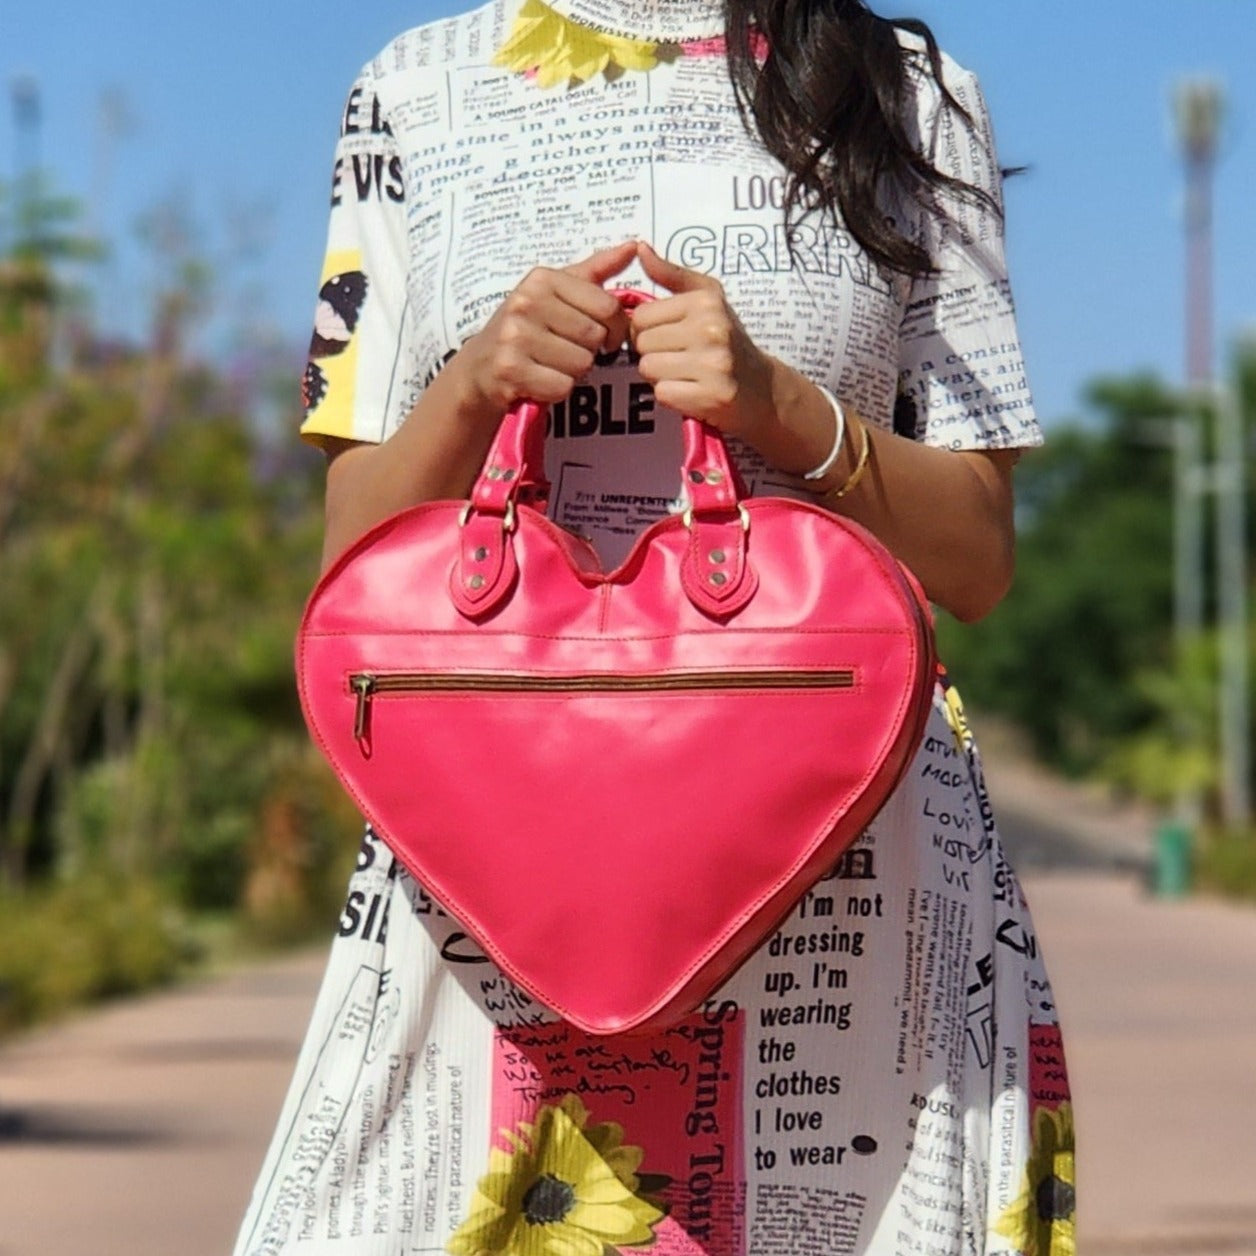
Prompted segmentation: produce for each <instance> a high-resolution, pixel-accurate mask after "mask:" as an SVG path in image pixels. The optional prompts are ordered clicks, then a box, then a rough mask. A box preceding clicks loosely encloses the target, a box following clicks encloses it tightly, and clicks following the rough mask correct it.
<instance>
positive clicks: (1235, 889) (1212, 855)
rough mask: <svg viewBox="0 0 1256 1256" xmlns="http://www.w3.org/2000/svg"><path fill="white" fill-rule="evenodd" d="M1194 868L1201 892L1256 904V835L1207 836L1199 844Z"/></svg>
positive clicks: (1209, 834)
mask: <svg viewBox="0 0 1256 1256" xmlns="http://www.w3.org/2000/svg"><path fill="white" fill-rule="evenodd" d="M1193 864H1194V876H1195V884H1196V885H1197V886H1198V888H1199V889H1201V890H1211V891H1213V892H1214V893H1217V894H1224V895H1226V896H1228V897H1230V898H1242V899H1248V900H1256V834H1254V833H1252V832H1242V833H1235V832H1211V833H1205V834H1203V835H1201V836H1200V838H1199V840H1198V842H1197V843H1196V846H1195V851H1194V861H1193Z"/></svg>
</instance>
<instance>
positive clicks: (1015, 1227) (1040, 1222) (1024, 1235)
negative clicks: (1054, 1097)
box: [994, 1103, 1077, 1256]
mask: <svg viewBox="0 0 1256 1256" xmlns="http://www.w3.org/2000/svg"><path fill="white" fill-rule="evenodd" d="M1076 1207H1077V1178H1076V1176H1075V1174H1074V1171H1073V1105H1072V1104H1071V1103H1062V1104H1060V1106H1059V1107H1058V1108H1055V1109H1054V1110H1052V1109H1048V1108H1039V1109H1038V1110H1037V1111H1036V1112H1035V1113H1034V1133H1033V1147H1032V1149H1031V1151H1030V1154H1029V1163H1028V1164H1027V1165H1026V1166H1025V1179H1024V1183H1023V1185H1022V1187H1021V1193H1020V1194H1019V1195H1018V1196H1017V1197H1016V1198H1015V1199H1014V1200H1013V1201H1012V1202H1011V1203H1010V1204H1009V1205H1008V1206H1007V1207H1006V1208H1005V1209H1004V1210H1003V1211H1002V1213H1000V1214H999V1219H998V1220H997V1221H996V1222H995V1223H994V1230H995V1233H996V1234H1001V1235H1002V1236H1003V1237H1004V1238H1005V1239H1007V1240H1008V1241H1009V1242H1010V1243H1011V1244H1012V1246H1013V1247H1014V1248H1015V1249H1016V1251H1018V1252H1022V1253H1023V1254H1024V1256H1077V1239H1076V1234H1075V1224H1074V1221H1075V1213H1076Z"/></svg>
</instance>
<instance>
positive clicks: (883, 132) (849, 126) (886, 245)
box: [724, 0, 998, 276]
mask: <svg viewBox="0 0 1256 1256" xmlns="http://www.w3.org/2000/svg"><path fill="white" fill-rule="evenodd" d="M724 13H725V33H726V44H727V50H728V51H727V56H728V70H729V76H730V78H731V79H732V82H733V90H734V92H735V93H736V96H737V104H738V108H739V109H740V110H741V114H742V119H743V121H745V122H746V123H747V125H748V126H751V127H752V129H753V130H754V132H755V133H756V134H757V135H758V137H759V139H760V140H761V141H762V143H763V144H764V146H765V147H766V148H767V150H768V151H769V152H770V153H771V154H772V155H773V156H774V157H776V158H777V160H778V161H780V162H781V164H782V165H783V166H784V167H785V170H786V175H787V177H786V203H787V205H788V206H789V207H790V208H789V209H788V210H787V211H786V212H787V216H789V217H791V218H792V217H793V216H795V215H796V214H797V213H798V211H799V209H800V208H801V207H803V206H806V207H807V208H818V209H820V210H821V211H823V212H827V213H830V214H836V215H838V216H840V218H841V220H842V222H843V223H844V225H845V227H846V230H847V231H849V232H850V234H851V235H852V236H853V237H854V238H855V240H856V241H857V242H858V243H859V244H860V245H861V246H862V247H863V249H864V251H865V252H866V253H867V254H868V256H869V257H871V258H872V260H873V261H874V262H876V263H877V264H879V265H880V266H882V267H886V268H888V269H890V270H893V271H898V272H900V273H902V274H906V275H913V276H916V275H929V274H933V273H935V271H936V268H935V267H934V264H933V259H932V258H931V257H930V256H929V254H928V252H927V251H926V250H925V249H924V248H923V247H922V246H921V245H920V244H918V243H916V242H915V241H913V240H911V239H909V238H908V237H907V236H906V235H904V234H903V233H902V232H901V231H899V230H898V228H897V226H896V225H895V224H894V222H893V221H892V220H889V219H888V218H887V215H886V210H885V199H884V194H885V192H886V190H887V188H892V189H894V190H895V191H896V192H898V193H899V194H905V195H906V196H907V197H909V198H912V199H914V200H916V201H918V202H919V203H921V204H925V205H928V206H929V207H930V208H931V209H932V210H933V211H934V212H937V206H936V196H935V195H934V194H936V193H937V192H939V191H942V190H947V191H950V192H951V193H952V194H953V195H955V196H958V197H960V198H961V199H967V200H969V201H977V202H980V203H982V204H983V205H986V206H988V207H989V208H991V209H993V210H995V212H997V209H998V207H997V205H996V204H995V202H994V199H993V198H992V197H991V196H990V195H989V194H988V193H987V192H986V191H985V190H984V189H981V188H976V187H973V186H971V185H970V184H967V183H964V182H962V181H960V180H958V179H955V178H953V177H951V176H949V175H947V174H944V173H943V172H941V171H939V170H937V169H936V168H935V167H934V166H933V165H932V164H931V163H930V162H929V160H928V159H927V158H926V157H925V156H924V155H923V154H922V153H921V152H920V151H919V149H918V148H917V146H916V144H915V143H914V142H913V140H912V137H911V136H910V135H909V133H908V130H907V126H906V123H905V119H906V118H907V116H908V109H909V106H910V102H911V97H912V93H913V88H912V84H911V80H910V75H911V73H913V71H912V69H911V67H910V66H909V61H908V58H909V57H913V56H915V57H918V55H919V54H917V53H913V52H912V51H911V50H908V49H904V47H903V46H902V44H900V43H899V40H898V37H897V35H896V30H897V29H902V30H906V31H910V32H911V33H913V34H915V35H917V36H919V37H920V38H921V39H922V40H923V41H924V44H925V54H926V56H927V58H928V62H929V68H930V70H931V72H932V74H933V77H934V79H935V80H936V81H937V84H938V87H939V89H940V91H941V94H942V99H943V103H944V106H945V107H947V108H951V109H954V110H956V111H957V112H958V113H959V114H960V115H961V116H962V117H963V118H964V119H965V121H966V122H967V123H968V124H969V125H971V124H972V119H971V118H969V116H968V114H967V113H966V112H965V110H964V109H963V107H962V106H961V105H960V104H959V102H958V101H956V99H955V98H954V97H953V96H952V95H951V93H950V92H949V91H947V88H946V85H945V83H944V82H943V80H942V57H941V53H940V52H939V51H938V45H937V41H936V40H935V39H934V37H933V33H932V32H931V31H930V30H929V28H928V27H927V26H926V25H925V24H924V23H923V22H918V21H915V20H913V19H908V18H900V19H894V20H892V21H891V20H889V19H886V18H881V17H877V16H876V14H874V13H872V12H870V11H869V10H868V8H867V7H866V5H864V4H863V3H862V2H861V0H724ZM765 45H766V55H763V49H764V46H765ZM917 72H918V71H917Z"/></svg>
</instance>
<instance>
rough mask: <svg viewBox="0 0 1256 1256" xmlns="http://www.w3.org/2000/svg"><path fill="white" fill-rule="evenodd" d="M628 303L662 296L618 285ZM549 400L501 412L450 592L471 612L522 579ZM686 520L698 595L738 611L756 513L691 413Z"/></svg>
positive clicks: (705, 603)
mask: <svg viewBox="0 0 1256 1256" xmlns="http://www.w3.org/2000/svg"><path fill="white" fill-rule="evenodd" d="M611 292H612V295H614V296H616V297H617V298H618V299H619V302H620V304H621V305H622V306H623V308H624V309H625V310H633V309H636V308H637V306H639V305H643V304H644V303H645V302H647V301H652V300H653V299H654V298H653V297H652V296H650V295H649V293H646V292H641V291H640V290H638V289H635V288H617V289H611ZM548 414H549V407H548V406H546V405H543V404H541V403H539V402H535V401H519V402H517V403H516V404H515V405H514V406H512V407H511V408H510V410H508V411H507V412H506V414H505V416H504V417H503V418H502V421H501V424H500V426H499V427H498V430H497V435H496V437H495V438H494V440H493V443H492V445H491V446H490V448H489V451H488V455H487V457H486V458H485V460H484V465H483V466H482V467H481V469H480V474H479V476H478V477H477V478H476V481H475V484H474V486H473V487H472V489H471V497H470V500H469V501H468V502H467V505H466V507H465V509H464V510H463V512H462V519H461V524H462V527H461V531H462V545H461V547H460V548H461V550H462V561H461V562H460V563H459V566H458V569H457V570H455V571H454V572H453V573H452V578H451V581H450V586H451V588H450V591H451V593H452V595H453V598H454V602H455V604H456V605H457V606H458V608H459V610H461V611H462V612H463V613H464V614H466V615H468V616H471V617H474V618H480V617H482V616H483V615H485V614H487V613H488V612H489V611H490V610H492V609H493V608H494V607H496V606H497V605H498V603H499V602H500V601H501V599H502V598H503V597H504V596H505V594H506V591H507V590H508V588H509V587H510V585H511V584H512V583H513V580H514V575H515V564H514V555H513V547H512V546H511V544H510V543H509V537H510V535H511V533H513V531H514V528H515V517H516V516H515V512H516V506H517V503H518V501H519V496H520V491H521V489H527V488H529V487H531V486H535V485H538V484H544V483H545V472H544V459H545V422H546V418H547V417H548ZM682 432H683V439H684V454H683V457H682V461H681V476H682V483H683V484H684V489H685V493H686V496H687V498H688V502H689V505H688V508H687V509H686V511H685V514H684V521H685V524H686V526H687V527H688V528H689V531H690V534H691V542H690V545H689V547H688V551H687V553H686V557H685V560H684V563H683V565H682V570H681V582H682V585H683V586H684V589H685V593H686V595H687V596H688V597H689V600H690V601H691V602H693V603H694V605H695V606H697V607H698V608H699V609H700V610H703V611H705V612H706V613H707V614H711V615H716V616H720V617H723V616H727V615H731V614H732V613H734V612H735V611H737V610H740V609H741V607H743V606H744V605H745V604H746V603H747V602H748V601H749V600H750V598H751V597H752V596H753V594H754V590H755V588H756V587H757V585H758V580H757V577H755V575H754V572H753V571H752V570H751V568H750V567H749V565H748V564H747V562H746V545H747V538H748V535H749V530H750V516H749V514H748V513H747V511H746V509H745V507H744V506H743V505H742V500H741V499H742V497H743V496H744V491H743V488H742V484H741V479H740V476H738V474H737V472H736V471H735V470H734V466H733V463H732V460H731V459H730V458H729V454H728V447H727V445H725V443H724V437H723V435H722V433H721V432H720V431H719V430H718V429H717V428H714V427H711V426H710V425H709V424H706V423H703V422H702V421H701V420H700V419H695V418H693V417H692V416H690V415H685V416H684V417H683V419H682Z"/></svg>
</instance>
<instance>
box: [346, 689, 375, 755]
mask: <svg viewBox="0 0 1256 1256" xmlns="http://www.w3.org/2000/svg"><path fill="white" fill-rule="evenodd" d="M349 687H350V688H351V689H352V690H353V692H354V693H356V694H357V695H358V709H357V712H356V714H355V715H354V717H353V736H354V738H355V739H356V740H358V741H362V740H364V739H365V737H366V723H367V718H368V715H369V713H370V708H371V694H373V693H374V692H375V677H374V676H372V675H371V673H370V672H358V673H357V674H356V675H354V676H350V677H349Z"/></svg>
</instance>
